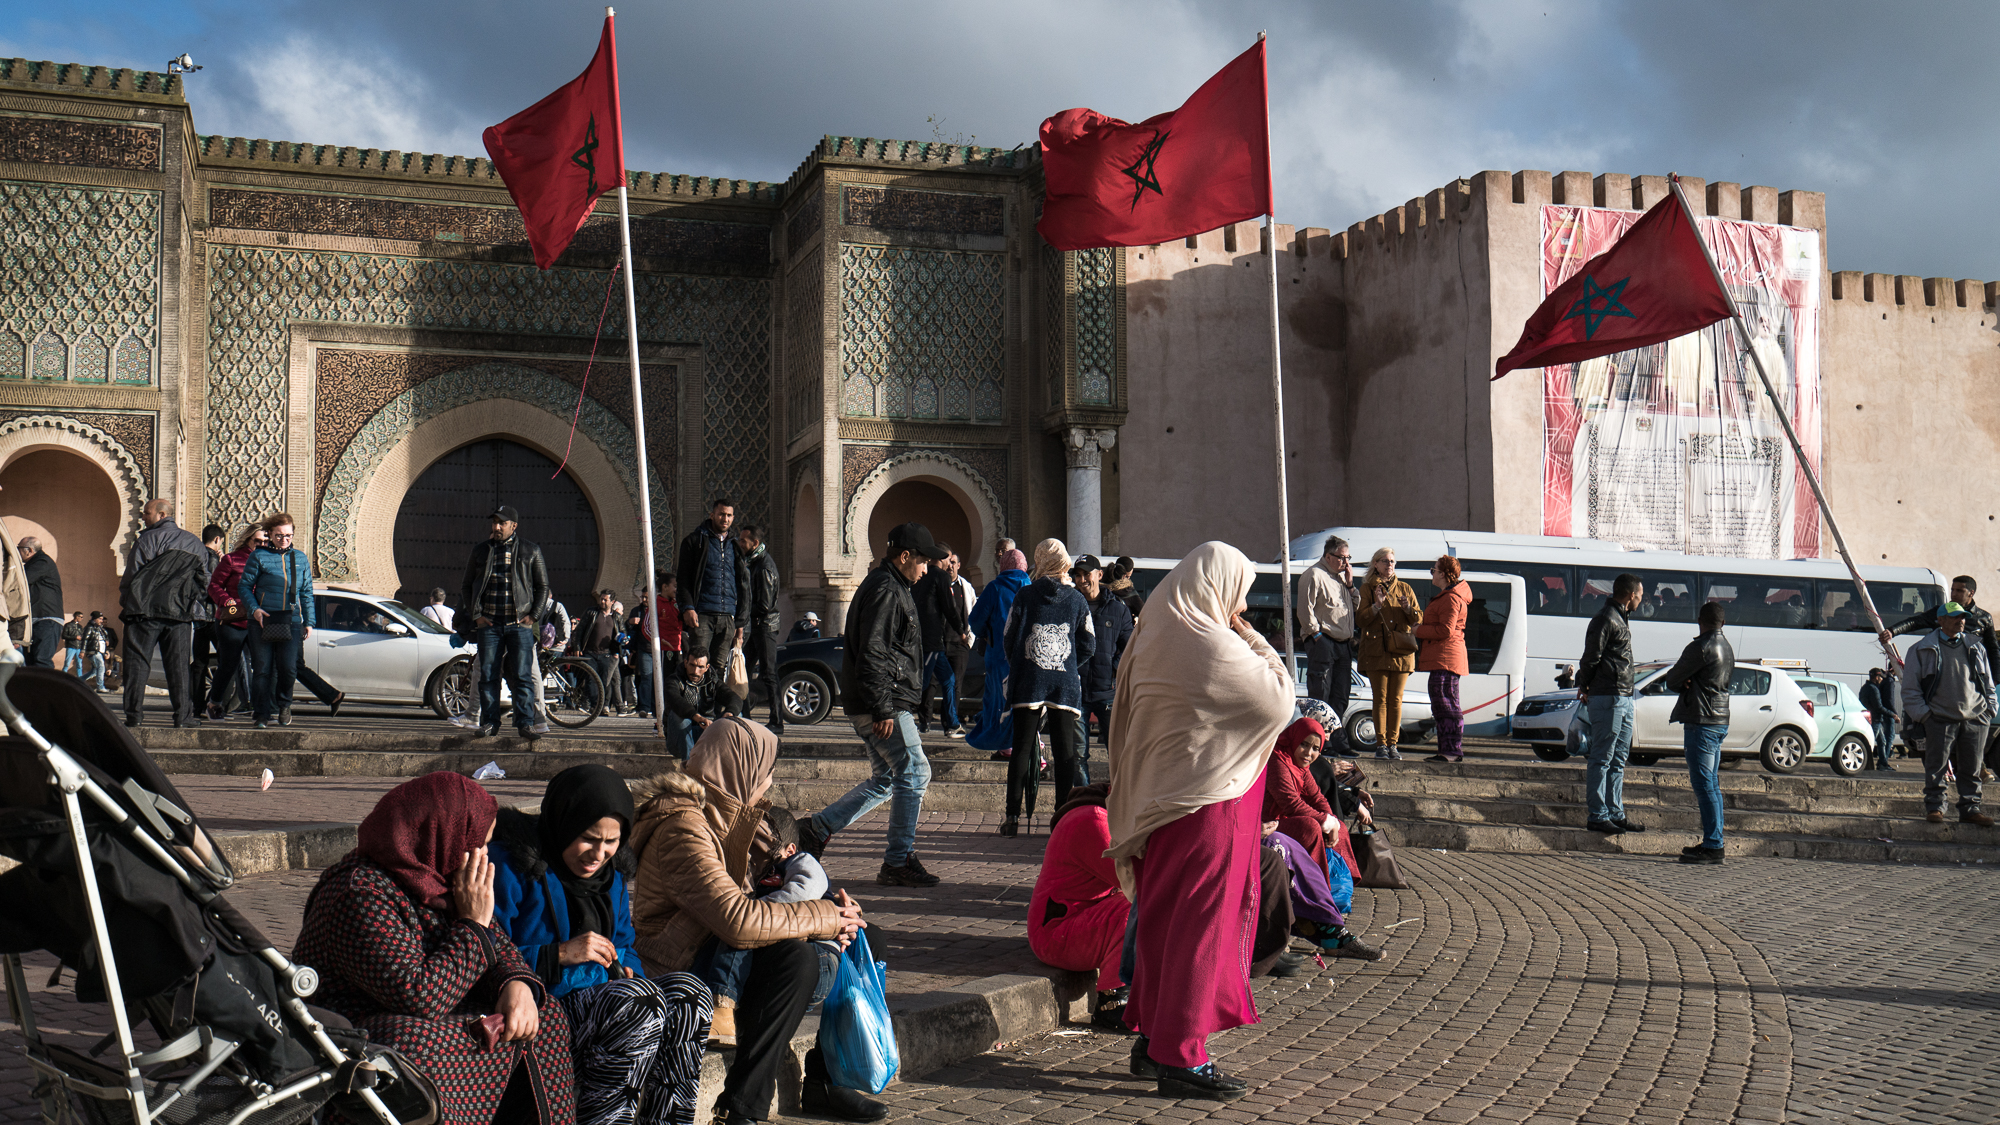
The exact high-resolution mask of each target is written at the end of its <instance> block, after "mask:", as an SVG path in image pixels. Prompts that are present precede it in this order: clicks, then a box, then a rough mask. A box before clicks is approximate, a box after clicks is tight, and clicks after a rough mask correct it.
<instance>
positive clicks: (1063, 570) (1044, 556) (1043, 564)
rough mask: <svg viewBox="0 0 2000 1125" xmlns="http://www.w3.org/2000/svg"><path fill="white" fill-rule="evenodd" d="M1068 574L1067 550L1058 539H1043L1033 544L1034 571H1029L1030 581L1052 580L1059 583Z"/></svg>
mask: <svg viewBox="0 0 2000 1125" xmlns="http://www.w3.org/2000/svg"><path fill="white" fill-rule="evenodd" d="M1068 573H1069V548H1068V547H1065V546H1063V541H1062V540H1060V539H1044V540H1042V541H1041V542H1040V543H1037V544H1035V569H1034V570H1032V571H1030V572H1029V574H1028V578H1029V580H1030V581H1034V580H1036V579H1041V578H1053V579H1055V580H1056V581H1058V582H1060V581H1062V580H1063V577H1064V576H1065V575H1067V574H1068Z"/></svg>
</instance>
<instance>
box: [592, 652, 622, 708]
mask: <svg viewBox="0 0 2000 1125" xmlns="http://www.w3.org/2000/svg"><path fill="white" fill-rule="evenodd" d="M583 659H584V662H585V663H587V664H589V665H590V670H591V671H593V672H595V673H597V683H598V687H599V691H600V695H599V698H598V700H597V702H599V703H600V704H601V705H602V706H603V708H604V710H605V711H606V712H609V711H611V710H612V709H614V708H615V707H617V705H618V654H617V653H615V652H586V653H584V654H583Z"/></svg>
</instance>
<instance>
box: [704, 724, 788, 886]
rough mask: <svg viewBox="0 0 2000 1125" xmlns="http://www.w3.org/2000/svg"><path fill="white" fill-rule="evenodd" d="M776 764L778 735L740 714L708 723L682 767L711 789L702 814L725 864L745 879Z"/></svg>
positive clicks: (734, 874) (733, 876)
mask: <svg viewBox="0 0 2000 1125" xmlns="http://www.w3.org/2000/svg"><path fill="white" fill-rule="evenodd" d="M777 765H778V736H777V735H775V734H772V733H771V732H770V731H769V730H768V729H766V728H765V727H762V726H759V725H758V724H756V723H753V722H751V721H750V720H748V719H745V718H742V717H741V716H736V715H732V716H730V717H728V718H724V719H717V720H715V721H714V722H712V723H710V724H708V729H707V730H705V731H703V732H702V735H701V737H700V738H699V739H696V740H695V744H694V749H692V750H690V751H688V758H687V763H686V764H685V765H683V766H682V767H681V771H682V772H683V773H685V774H687V775H688V776H689V777H691V778H694V779H695V780H696V781H699V782H701V784H702V786H703V788H705V789H707V790H708V799H707V800H706V801H704V802H702V806H701V815H702V818H703V819H705V820H706V821H708V827H709V831H711V832H713V833H715V839H716V842H717V844H718V846H719V848H720V851H721V853H722V862H723V866H724V867H727V868H728V869H729V875H730V877H731V878H733V879H735V880H736V881H737V882H738V883H739V884H741V883H742V882H743V881H744V880H745V879H747V878H749V874H750V846H751V844H752V843H754V842H755V841H756V838H757V832H758V829H760V828H762V827H763V824H764V813H763V808H762V805H763V803H764V798H765V796H766V795H767V794H769V793H770V791H771V771H772V770H774V769H776V768H777Z"/></svg>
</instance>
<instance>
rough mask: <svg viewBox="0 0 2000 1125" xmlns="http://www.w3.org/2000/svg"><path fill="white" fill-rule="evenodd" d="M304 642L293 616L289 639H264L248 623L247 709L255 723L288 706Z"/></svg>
mask: <svg viewBox="0 0 2000 1125" xmlns="http://www.w3.org/2000/svg"><path fill="white" fill-rule="evenodd" d="M305 643H306V639H305V627H304V626H302V625H300V624H299V622H298V620H297V619H296V618H294V619H293V621H292V636H291V639H289V640H284V641H267V640H265V639H264V632H263V630H262V629H261V628H259V627H258V625H257V624H256V623H255V622H254V621H253V622H252V623H251V624H250V662H251V665H252V666H253V667H255V668H256V671H255V672H253V673H252V674H251V676H250V710H251V711H252V712H253V713H254V717H255V718H256V720H257V721H258V722H260V723H261V722H268V721H270V720H271V719H273V718H275V717H276V716H277V714H278V711H279V710H280V709H282V708H289V707H290V706H291V705H292V684H293V683H294V682H295V681H296V680H297V679H298V674H299V665H300V664H302V663H304V661H303V660H302V659H301V657H302V656H304V654H305Z"/></svg>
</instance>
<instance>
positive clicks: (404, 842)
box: [355, 773, 499, 909]
mask: <svg viewBox="0 0 2000 1125" xmlns="http://www.w3.org/2000/svg"><path fill="white" fill-rule="evenodd" d="M497 815H499V805H498V804H497V803H496V802H495V801H494V800H493V794H491V793H488V792H487V791H486V790H485V789H484V788H483V787H482V786H481V785H480V784H479V783H478V782H476V781H474V780H472V779H471V778H469V777H466V776H464V775H462V774H456V773H428V774H425V775H424V776H422V777H419V778H416V779H414V780H411V781H405V782H404V783H403V784H401V785H398V786H396V787H395V788H394V789H391V790H389V791H388V792H387V793H384V794H383V795H382V799H381V800H380V801H377V802H376V803H375V809H374V811H373V812H370V813H369V814H368V818H367V819H366V820H363V821H362V822H361V829H360V831H359V832H358V833H357V837H358V846H357V847H356V848H355V850H356V851H358V852H360V853H361V854H362V855H363V856H365V857H366V858H368V859H370V860H373V861H374V862H375V864H376V865H377V866H379V867H381V868H382V869H383V870H384V871H387V872H388V873H389V877H390V878H392V879H394V880H396V882H397V883H398V884H399V885H401V886H402V888H403V889H404V890H405V891H408V892H409V893H410V895H411V897H413V898H415V899H416V900H417V901H419V902H422V903H424V904H425V905H427V906H435V907H438V908H440V909H443V908H445V907H449V906H450V905H451V885H450V884H449V883H448V882H446V878H445V877H446V876H447V875H449V874H450V873H451V872H453V871H456V870H458V868H459V865H460V864H462V863H464V862H465V854H466V853H467V852H470V851H472V850H473V849H475V848H483V847H485V846H486V833H487V831H488V830H490V829H491V828H492V827H493V819H494V817H495V816H497Z"/></svg>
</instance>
